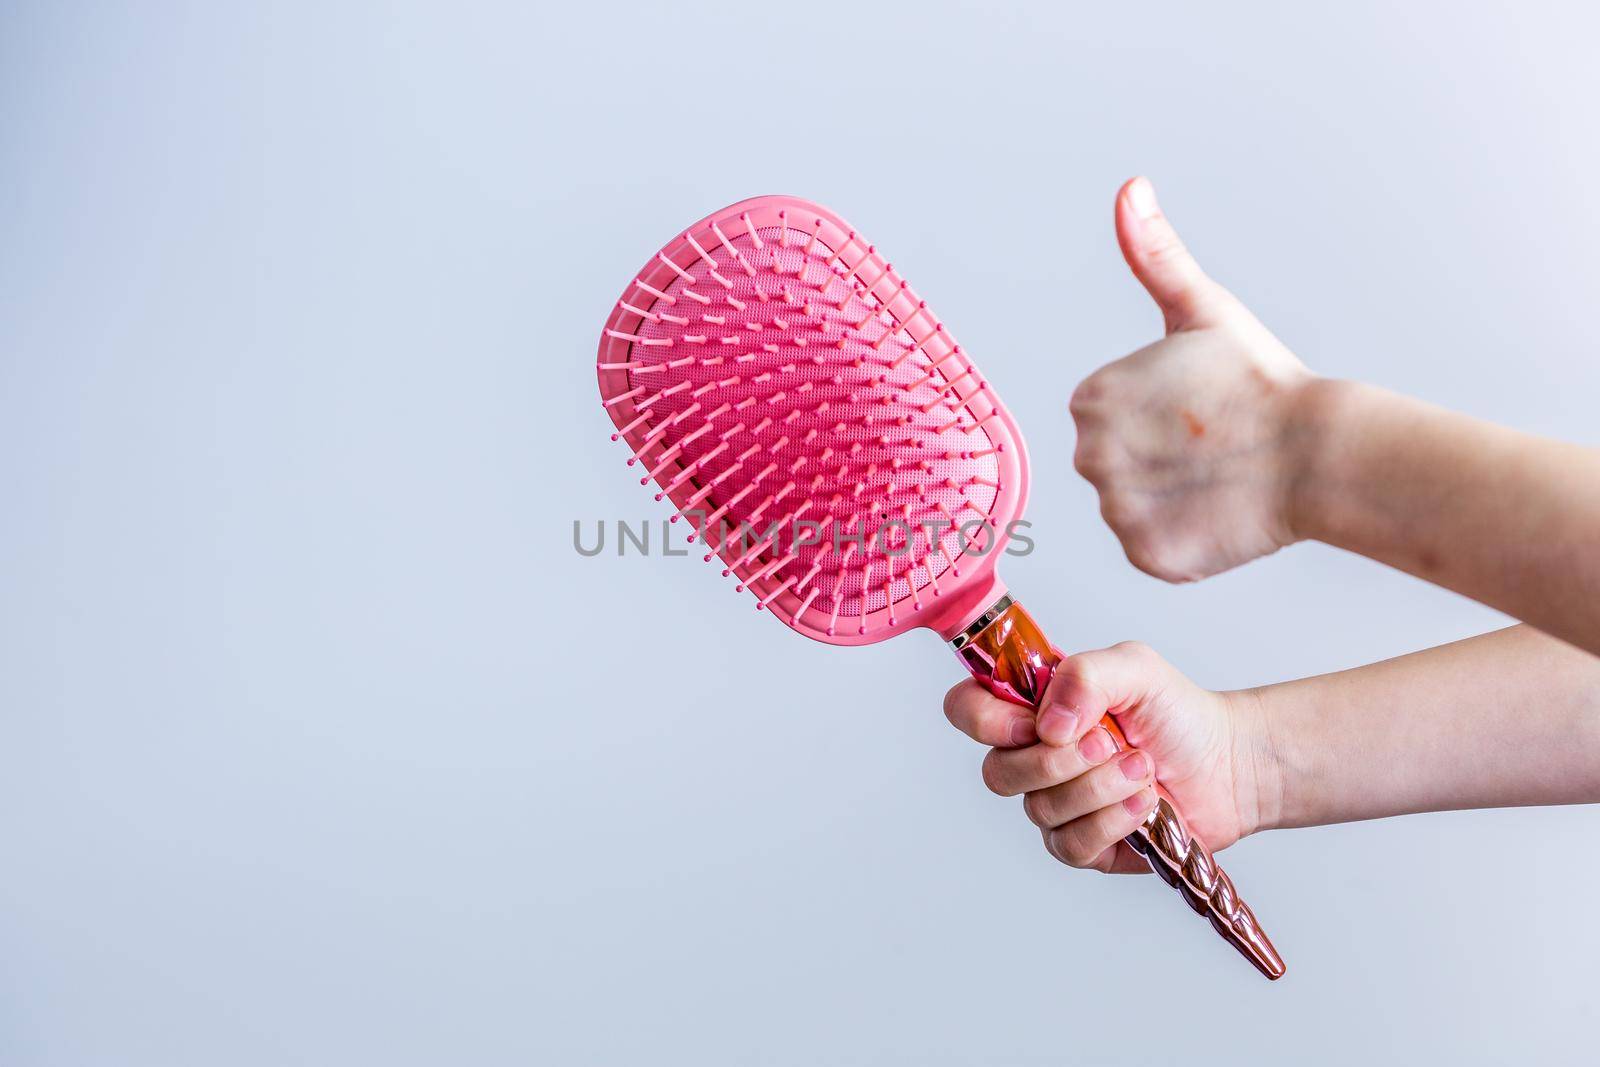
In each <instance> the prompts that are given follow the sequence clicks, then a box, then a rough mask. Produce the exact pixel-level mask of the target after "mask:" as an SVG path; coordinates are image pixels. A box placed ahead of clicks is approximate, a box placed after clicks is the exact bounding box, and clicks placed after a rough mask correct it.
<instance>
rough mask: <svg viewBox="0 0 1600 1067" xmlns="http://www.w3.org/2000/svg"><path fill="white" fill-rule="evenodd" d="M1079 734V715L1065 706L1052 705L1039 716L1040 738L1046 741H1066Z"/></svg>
mask: <svg viewBox="0 0 1600 1067" xmlns="http://www.w3.org/2000/svg"><path fill="white" fill-rule="evenodd" d="M1077 732H1078V713H1077V712H1075V711H1073V710H1072V709H1070V708H1068V707H1066V706H1065V705H1063V704H1052V705H1050V706H1049V707H1048V708H1045V709H1044V711H1043V712H1042V713H1041V714H1040V715H1039V736H1040V737H1042V738H1044V739H1045V740H1046V741H1065V740H1067V739H1068V738H1070V737H1071V736H1072V735H1073V734H1075V733H1077Z"/></svg>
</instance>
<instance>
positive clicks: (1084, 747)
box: [1078, 726, 1117, 763]
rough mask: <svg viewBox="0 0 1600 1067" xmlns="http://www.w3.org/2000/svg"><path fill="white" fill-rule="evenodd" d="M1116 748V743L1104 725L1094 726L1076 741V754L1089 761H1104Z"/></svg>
mask: <svg viewBox="0 0 1600 1067" xmlns="http://www.w3.org/2000/svg"><path fill="white" fill-rule="evenodd" d="M1116 750H1117V743H1116V742H1115V741H1113V740H1111V735H1110V734H1109V733H1107V732H1106V728H1105V727H1104V726H1096V727H1095V728H1094V729H1093V730H1090V731H1089V732H1088V733H1087V734H1084V735H1083V740H1081V741H1079V742H1078V754H1079V755H1081V756H1082V757H1083V758H1084V759H1086V760H1088V761H1089V762H1090V763H1104V762H1105V761H1106V760H1108V759H1110V758H1111V754H1112V753H1113V752H1115V751H1116Z"/></svg>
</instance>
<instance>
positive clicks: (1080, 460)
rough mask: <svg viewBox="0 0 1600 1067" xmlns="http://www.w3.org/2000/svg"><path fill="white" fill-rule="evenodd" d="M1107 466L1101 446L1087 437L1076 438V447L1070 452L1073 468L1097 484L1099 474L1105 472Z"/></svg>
mask: <svg viewBox="0 0 1600 1067" xmlns="http://www.w3.org/2000/svg"><path fill="white" fill-rule="evenodd" d="M1109 466H1110V464H1109V463H1108V462H1107V460H1106V453H1105V450H1104V449H1103V448H1101V447H1100V446H1099V445H1097V444H1094V443H1092V442H1091V441H1090V440H1089V439H1088V438H1087V437H1080V438H1078V447H1077V448H1075V449H1074V450H1073V452H1072V467H1073V469H1074V470H1076V471H1077V472H1078V473H1079V474H1081V475H1083V476H1084V477H1085V478H1087V479H1089V480H1090V481H1091V482H1095V483H1097V484H1098V482H1099V480H1100V476H1102V475H1104V474H1105V473H1106V471H1107V469H1108V468H1109Z"/></svg>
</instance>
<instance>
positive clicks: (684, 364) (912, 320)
mask: <svg viewBox="0 0 1600 1067" xmlns="http://www.w3.org/2000/svg"><path fill="white" fill-rule="evenodd" d="M598 369H599V378H600V393H601V396H602V399H603V401H604V404H605V407H606V410H607V411H609V412H610V413H611V418H612V420H613V422H614V423H615V424H616V427H617V432H616V433H615V434H613V435H612V439H613V440H616V439H619V438H621V439H623V440H626V441H627V443H628V444H629V446H630V447H631V448H632V449H633V451H634V457H633V458H631V459H629V460H628V462H629V464H631V465H635V466H637V467H638V468H640V473H641V478H640V481H641V482H642V483H648V482H649V481H650V480H651V479H654V480H655V482H656V484H657V485H658V486H659V487H660V492H658V493H657V494H656V499H657V500H660V499H662V498H664V497H669V498H671V500H672V502H673V503H674V504H675V505H676V506H677V509H678V511H677V514H675V515H674V516H673V521H674V522H676V521H678V519H679V518H687V519H688V521H689V522H690V523H691V524H692V525H693V526H694V528H695V533H694V534H693V535H690V536H689V538H688V539H689V540H691V541H692V540H695V539H696V538H699V539H701V540H703V541H704V543H705V545H706V547H707V548H708V549H709V550H710V551H708V552H707V553H706V555H705V559H706V560H707V562H709V561H711V560H712V559H713V558H714V557H720V558H721V560H722V563H723V570H722V573H723V574H724V575H727V576H733V577H735V578H736V579H737V588H738V589H739V590H740V591H743V590H745V589H748V590H750V591H751V592H752V593H753V594H754V595H755V597H756V607H757V609H758V610H759V609H765V610H769V611H771V612H772V614H774V615H776V616H777V617H778V618H780V619H782V620H783V621H784V622H785V623H787V624H788V625H789V626H791V627H793V628H794V629H796V630H798V631H800V632H801V633H803V634H806V635H807V636H809V637H813V638H816V639H818V640H821V641H826V642H830V643H833V644H867V643H870V642H874V641H881V640H884V639H885V638H888V637H892V636H894V635H895V634H898V633H901V632H903V631H905V630H907V629H910V628H912V627H916V626H929V627H932V628H934V629H936V630H940V631H941V632H945V633H947V634H948V633H949V632H951V631H954V630H958V629H960V627H961V626H963V625H964V624H965V623H966V622H968V621H970V619H971V618H972V617H973V616H974V615H976V614H977V613H978V612H979V611H981V610H982V608H983V607H984V606H985V604H987V603H989V602H992V601H993V599H994V598H995V596H997V595H998V593H999V587H998V583H997V580H996V579H995V576H994V566H995V561H996V558H997V557H998V555H999V550H1000V548H1001V546H1002V545H1003V544H1004V542H1005V540H1006V538H1007V536H1008V534H1009V532H1010V524H1011V523H1012V521H1013V520H1015V519H1017V518H1019V517H1020V516H1021V514H1022V506H1023V502H1024V499H1025V497H1026V491H1027V463H1026V459H1025V456H1024V451H1023V445H1022V438H1021V435H1020V434H1019V433H1018V431H1017V428H1016V425H1015V424H1014V423H1013V422H1012V420H1011V417H1010V415H1009V414H1007V412H1006V410H1005V409H1004V408H1003V407H1002V406H1001V404H1000V402H999V399H998V398H997V397H996V396H995V395H994V392H993V390H991V389H990V387H989V385H988V383H987V382H985V381H984V380H983V378H982V376H981V375H980V374H979V372H978V369H977V368H976V367H975V366H973V364H972V362H971V360H969V359H968V358H967V354H966V353H965V352H964V351H962V349H961V346H960V345H958V344H956V343H955V340H954V338H952V337H951V336H950V334H949V332H948V331H947V330H946V329H945V328H944V326H943V324H941V323H940V322H939V320H938V319H937V318H936V317H935V316H934V314H933V312H932V311H931V310H930V309H929V308H928V305H927V303H926V302H925V301H923V300H921V299H920V298H919V297H918V296H917V294H916V293H915V292H914V291H913V290H912V289H911V287H910V286H909V285H908V284H907V283H906V282H905V281H904V279H902V278H901V277H900V276H899V274H897V273H896V272H895V270H894V267H893V265H892V264H889V263H886V262H885V261H884V260H883V258H882V257H881V256H880V255H879V254H878V252H877V249H876V248H875V247H874V246H872V245H870V244H868V243H867V242H866V240H864V239H863V238H862V237H861V236H860V235H859V234H857V233H856V231H855V230H854V229H852V228H851V227H850V226H849V225H848V224H847V223H845V222H844V221H843V220H842V219H840V218H839V217H838V216H836V215H834V214H833V213H832V212H830V211H828V210H827V209H826V208H823V207H820V206H818V205H816V204H812V203H809V202H807V201H804V200H799V199H796V198H793V197H785V196H765V197H757V198H756V199H753V200H746V201H744V202H742V203H739V204H735V205H733V206H731V207H727V208H724V209H723V210H721V211H718V212H716V213H714V214H712V215H710V216H708V217H706V218H705V219H702V220H701V221H700V222H698V223H696V224H695V225H693V226H691V227H689V229H688V230H686V231H684V232H683V233H682V234H680V235H679V236H678V237H677V238H676V239H674V240H673V241H671V242H669V243H668V244H667V245H666V247H664V248H663V249H661V251H659V252H657V253H656V255H655V256H654V257H653V258H652V259H651V260H650V261H649V262H648V263H647V264H645V266H644V268H643V269H642V270H641V271H640V272H639V274H638V277H637V278H635V280H634V281H633V282H632V283H631V284H630V285H629V286H628V288H627V290H626V291H625V292H624V293H623V295H622V298H621V299H620V300H619V301H618V302H617V306H616V308H615V310H613V312H612V313H611V316H610V318H609V319H608V320H607V322H606V325H605V331H604V333H603V335H602V337H601V340H600V357H599V365H598Z"/></svg>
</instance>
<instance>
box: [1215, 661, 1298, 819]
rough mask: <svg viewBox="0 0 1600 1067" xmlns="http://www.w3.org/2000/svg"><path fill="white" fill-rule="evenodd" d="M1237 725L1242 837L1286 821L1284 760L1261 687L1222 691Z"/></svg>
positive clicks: (1235, 774) (1235, 747)
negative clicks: (1284, 815)
mask: <svg viewBox="0 0 1600 1067" xmlns="http://www.w3.org/2000/svg"><path fill="white" fill-rule="evenodd" d="M1217 695H1218V696H1219V697H1221V698H1222V701H1223V703H1224V704H1225V705H1226V707H1227V711H1228V721H1229V723H1230V724H1231V726H1232V729H1233V768H1234V772H1233V779H1234V790H1235V798H1234V803H1235V807H1236V808H1237V809H1238V812H1239V825H1240V833H1239V836H1240V837H1249V836H1250V835H1251V834H1253V833H1256V832H1258V831H1261V830H1272V829H1276V828H1277V827H1279V826H1281V825H1283V813H1284V809H1285V789H1286V788H1287V778H1286V775H1285V774H1284V760H1283V756H1282V749H1281V748H1280V743H1279V738H1278V736H1277V734H1276V732H1275V726H1276V725H1277V724H1275V723H1273V721H1272V718H1271V713H1270V710H1269V709H1268V707H1267V702H1266V700H1265V699H1264V697H1263V690H1261V689H1239V690H1234V691H1232V692H1225V693H1218V694H1217Z"/></svg>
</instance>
